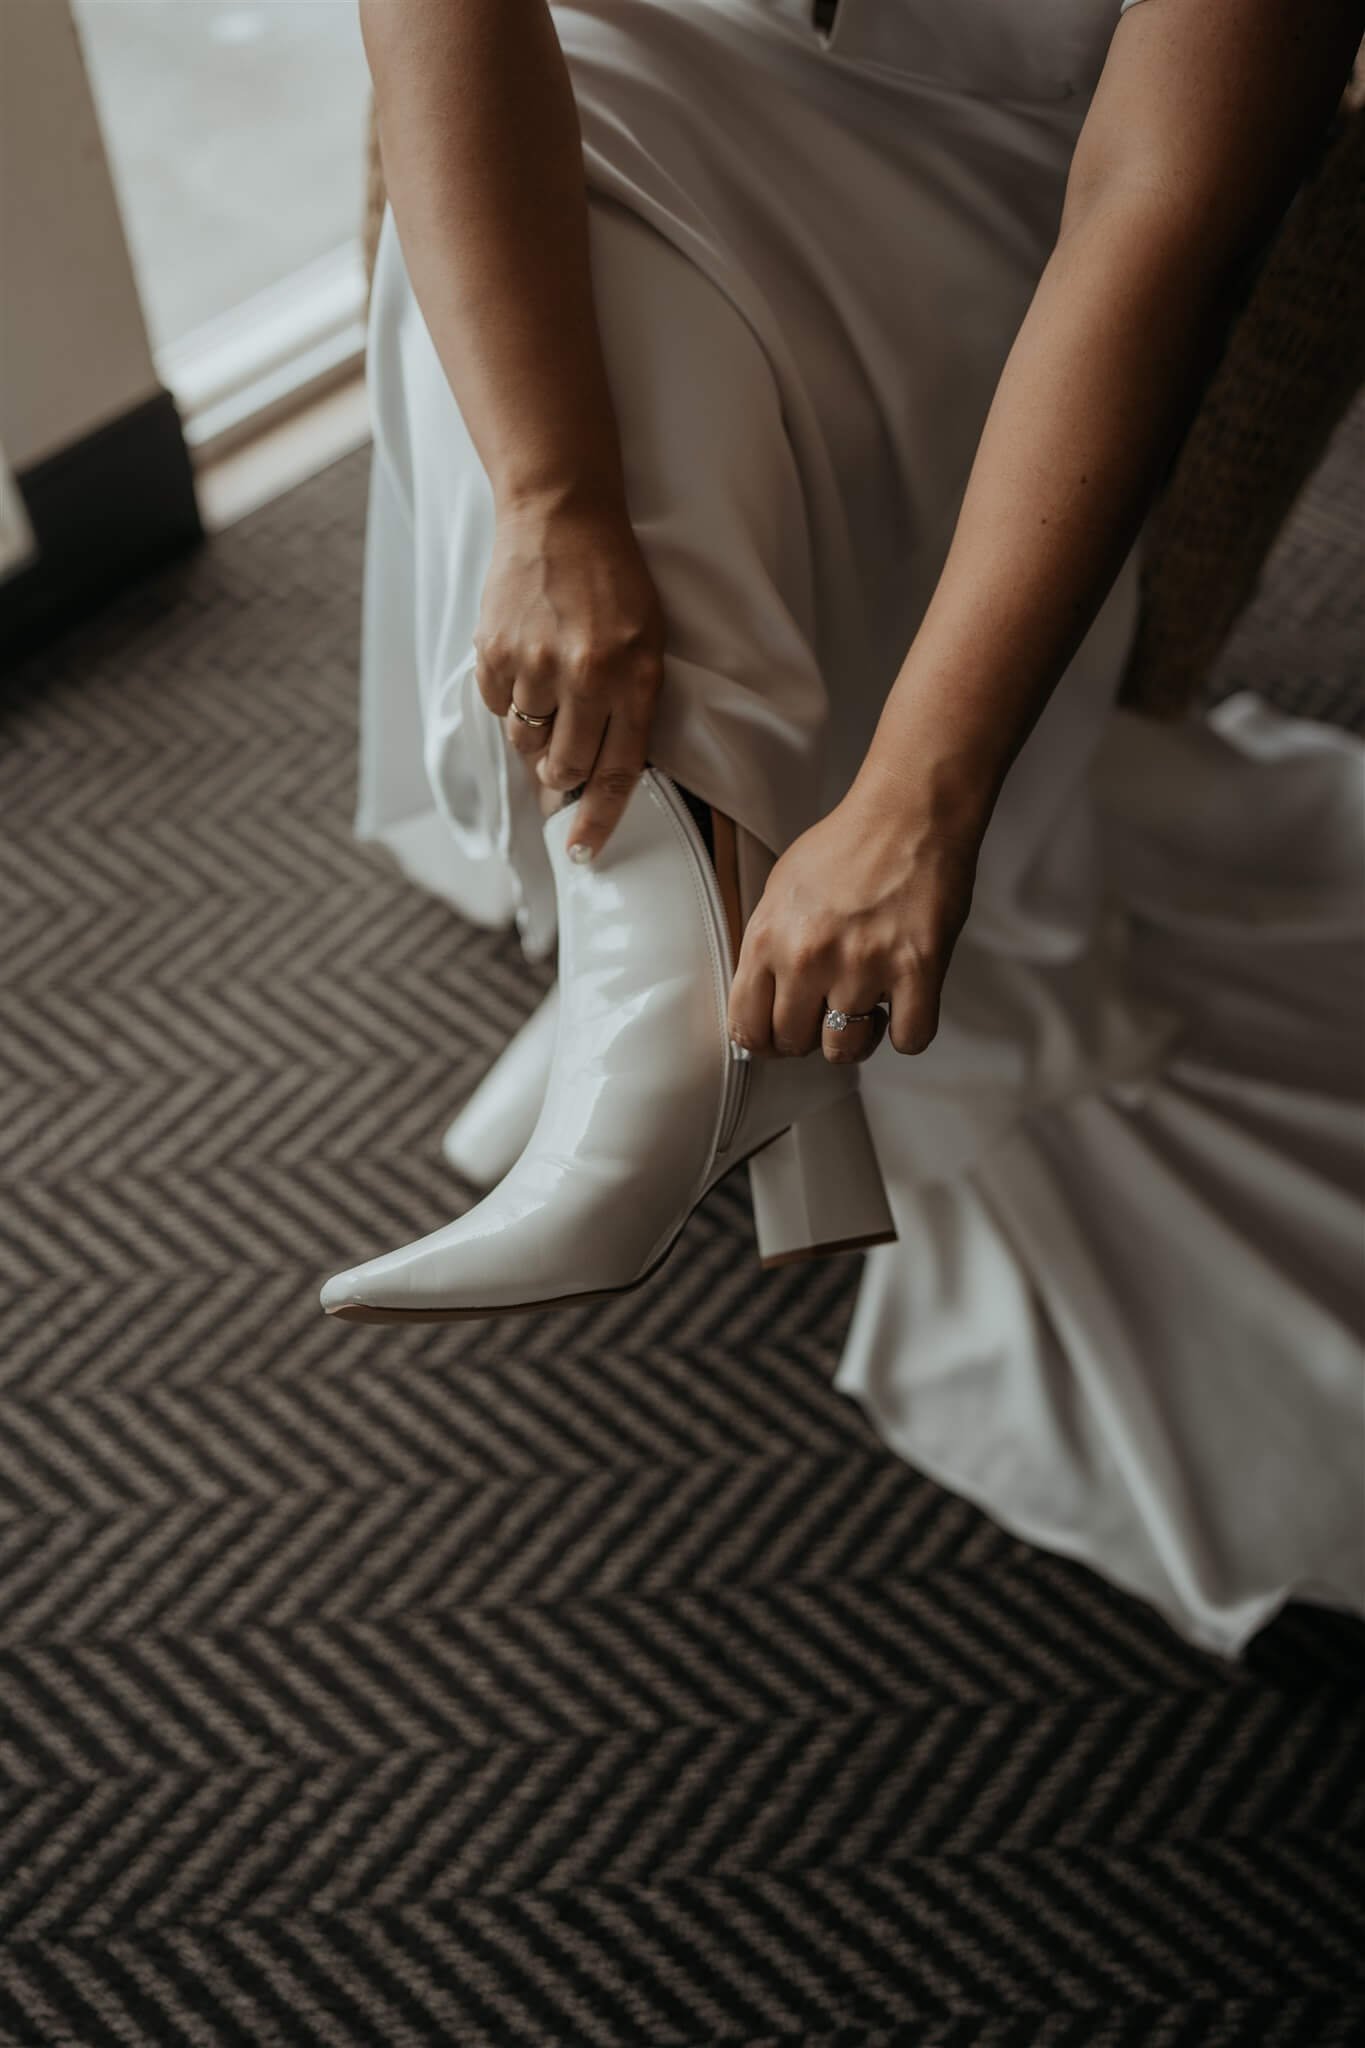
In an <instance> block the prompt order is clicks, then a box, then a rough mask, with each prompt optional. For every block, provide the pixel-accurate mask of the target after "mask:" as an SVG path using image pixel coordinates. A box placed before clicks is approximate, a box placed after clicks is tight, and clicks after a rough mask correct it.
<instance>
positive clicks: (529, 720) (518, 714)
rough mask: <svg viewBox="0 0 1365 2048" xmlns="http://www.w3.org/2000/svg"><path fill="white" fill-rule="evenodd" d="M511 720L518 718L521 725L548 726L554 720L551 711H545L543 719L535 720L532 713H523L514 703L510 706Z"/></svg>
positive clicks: (535, 717)
mask: <svg viewBox="0 0 1365 2048" xmlns="http://www.w3.org/2000/svg"><path fill="white" fill-rule="evenodd" d="M511 711H512V716H513V718H519V719H520V720H521V722H522V724H523V725H549V724H550V723H551V721H552V720H553V718H554V713H553V711H547V712H546V713H545V716H544V717H543V718H537V716H536V714H535V713H534V712H533V711H523V710H522V708H521V706H520V705H519V704H517V703H516V702H515V701H514V702H513V704H512V706H511Z"/></svg>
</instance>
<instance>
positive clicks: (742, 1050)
mask: <svg viewBox="0 0 1365 2048" xmlns="http://www.w3.org/2000/svg"><path fill="white" fill-rule="evenodd" d="M730 1050H731V1052H732V1053H733V1054H734V1056H735V1058H736V1059H737V1060H747V1059H751V1058H752V1057H753V1055H752V1054H751V1053H750V1051H749V1048H748V1046H747V1045H745V1043H744V1041H743V1040H742V1039H739V1038H732V1039H731V1040H730Z"/></svg>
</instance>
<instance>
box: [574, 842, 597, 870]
mask: <svg viewBox="0 0 1365 2048" xmlns="http://www.w3.org/2000/svg"><path fill="white" fill-rule="evenodd" d="M569 859H570V860H573V861H577V862H578V865H579V866H580V867H582V865H583V863H584V861H588V860H591V859H592V848H591V847H590V846H589V844H588V842H587V840H586V839H575V841H574V843H573V845H572V846H571V847H570V848H569Z"/></svg>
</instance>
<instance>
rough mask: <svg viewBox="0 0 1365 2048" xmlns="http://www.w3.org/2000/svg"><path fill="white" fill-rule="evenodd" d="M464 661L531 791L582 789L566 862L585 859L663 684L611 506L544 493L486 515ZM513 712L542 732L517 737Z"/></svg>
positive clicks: (601, 840)
mask: <svg viewBox="0 0 1365 2048" xmlns="http://www.w3.org/2000/svg"><path fill="white" fill-rule="evenodd" d="M474 648H475V653H476V656H477V674H478V684H479V691H480V694H481V695H482V697H483V700H484V703H485V704H486V705H487V706H488V708H489V710H490V711H492V712H493V713H495V714H496V715H497V716H498V717H499V718H501V719H502V720H503V721H504V724H505V726H506V729H507V738H508V740H509V742H510V744H511V745H512V746H513V747H515V748H516V750H517V751H518V753H520V754H524V755H528V756H536V757H538V758H536V759H535V760H534V762H533V764H532V765H534V768H535V771H536V774H537V776H538V778H539V780H540V781H541V783H542V784H543V785H544V787H545V788H547V789H551V790H554V789H560V790H567V789H573V788H576V787H577V786H578V785H579V784H580V783H582V784H584V785H585V788H584V791H583V795H582V798H581V799H580V800H579V803H578V805H577V816H576V817H575V819H574V822H573V826H572V828H571V831H570V835H569V842H568V851H569V853H570V856H571V858H573V859H576V860H590V859H591V858H592V856H593V855H594V854H595V853H597V852H598V851H599V850H600V849H601V848H602V847H603V846H605V844H606V842H607V840H608V839H609V838H610V836H611V833H612V831H613V829H614V827H615V825H616V823H617V821H618V819H619V818H620V816H621V813H622V812H623V811H624V809H625V807H626V803H627V800H628V799H629V797H630V794H631V791H632V790H633V789H634V787H635V784H636V781H637V780H638V778H639V775H640V771H641V769H642V768H643V767H644V766H645V762H646V758H647V755H648V750H649V734H650V727H651V724H652V722H653V716H654V703H655V699H656V698H657V696H658V694H659V689H660V686H661V684H662V682H663V649H664V618H663V607H662V605H661V603H660V601H659V596H658V593H657V591H656V590H655V588H654V584H653V581H652V579H651V577H650V574H649V571H648V569H647V567H646V566H645V560H644V556H643V554H642V553H641V550H640V544H639V542H638V540H637V539H636V536H635V531H634V528H633V527H632V525H631V523H630V519H629V517H628V515H627V512H626V508H625V504H624V501H622V500H619V499H617V498H615V497H606V498H603V497H601V496H598V495H597V494H595V493H591V492H586V491H574V490H557V491H546V492H543V493H541V494H540V495H538V496H532V497H522V498H519V499H517V500H516V501H515V503H513V504H511V505H507V506H502V505H500V506H499V508H498V515H497V527H496V533H495V538H494V545H493V558H492V561H491V563H490V565H489V570H488V575H487V578H486V579H485V582H484V587H483V598H482V603H481V607H480V612H479V622H478V626H477V629H476V631H475V634H474ZM514 702H515V704H516V705H517V708H518V709H519V710H521V711H526V712H529V713H531V715H532V716H533V717H545V716H546V715H549V714H553V722H552V723H551V724H550V725H544V726H536V725H524V724H523V723H522V722H521V721H520V719H518V718H516V717H515V716H514V715H513V713H512V708H511V707H512V705H513V703H514ZM580 847H584V848H586V849H587V851H586V852H581V853H580V852H579V851H578V848H580Z"/></svg>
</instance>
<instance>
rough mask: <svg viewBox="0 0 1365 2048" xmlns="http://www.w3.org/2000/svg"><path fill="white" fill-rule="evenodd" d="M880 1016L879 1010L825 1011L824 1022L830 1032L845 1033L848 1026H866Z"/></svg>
mask: <svg viewBox="0 0 1365 2048" xmlns="http://www.w3.org/2000/svg"><path fill="white" fill-rule="evenodd" d="M880 1014H881V1012H880V1011H879V1010H826V1012H825V1022H826V1024H828V1026H829V1028H830V1030H831V1031H847V1029H848V1027H849V1025H850V1024H867V1023H870V1022H871V1020H872V1018H874V1017H876V1016H879V1015H880Z"/></svg>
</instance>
